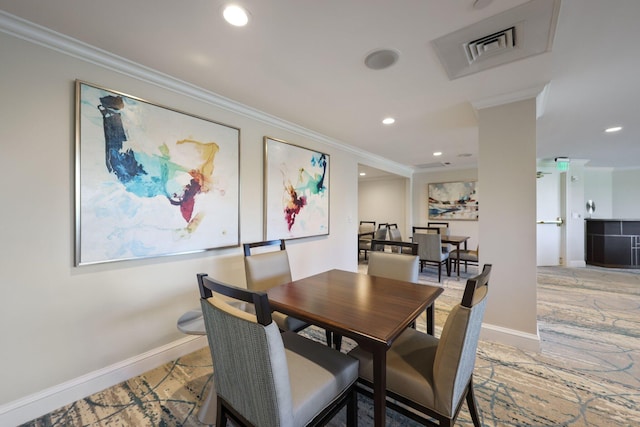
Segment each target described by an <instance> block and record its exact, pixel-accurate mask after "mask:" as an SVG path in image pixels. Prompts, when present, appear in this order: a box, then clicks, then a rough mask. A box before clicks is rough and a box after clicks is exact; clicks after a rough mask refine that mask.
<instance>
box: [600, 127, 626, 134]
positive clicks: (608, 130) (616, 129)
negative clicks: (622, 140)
mask: <svg viewBox="0 0 640 427" xmlns="http://www.w3.org/2000/svg"><path fill="white" fill-rule="evenodd" d="M621 130H622V126H613V127H610V128H607V129H605V130H604V131H605V132H607V133H613V132H620V131H621Z"/></svg>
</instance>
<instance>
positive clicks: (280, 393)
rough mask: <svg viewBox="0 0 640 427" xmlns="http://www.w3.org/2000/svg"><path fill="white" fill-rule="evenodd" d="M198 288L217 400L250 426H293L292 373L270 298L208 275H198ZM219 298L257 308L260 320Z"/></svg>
mask: <svg viewBox="0 0 640 427" xmlns="http://www.w3.org/2000/svg"><path fill="white" fill-rule="evenodd" d="M198 285H199V287H200V297H201V299H200V302H201V305H202V314H203V316H204V322H205V329H206V331H207V338H208V341H209V349H210V351H211V357H212V359H213V375H214V382H215V385H216V392H217V394H218V396H219V398H222V399H224V400H225V401H226V402H227V404H228V405H229V406H231V407H232V408H234V409H235V411H237V412H238V413H239V414H240V415H241V416H242V417H243V418H245V419H246V420H247V421H249V422H250V423H251V424H252V425H282V426H284V425H289V424H290V422H291V420H292V419H293V418H294V415H293V399H292V395H291V386H290V382H289V370H288V366H287V359H286V353H285V348H284V344H283V342H282V337H281V336H280V331H279V330H278V327H277V326H276V323H275V322H272V321H271V310H270V306H269V300H268V297H267V294H266V293H263V292H251V291H248V290H245V289H241V288H236V287H234V286H231V285H226V284H224V283H221V282H217V281H215V280H213V279H210V278H209V277H207V275H206V274H199V275H198ZM218 294H222V295H226V296H228V297H231V298H234V299H237V300H240V301H244V302H249V303H253V304H255V306H256V314H255V315H253V314H250V313H247V312H245V311H242V310H240V309H238V308H236V307H234V306H232V305H230V304H229V303H228V302H226V301H225V300H223V299H222V298H220V296H219V295H218ZM218 407H219V405H218Z"/></svg>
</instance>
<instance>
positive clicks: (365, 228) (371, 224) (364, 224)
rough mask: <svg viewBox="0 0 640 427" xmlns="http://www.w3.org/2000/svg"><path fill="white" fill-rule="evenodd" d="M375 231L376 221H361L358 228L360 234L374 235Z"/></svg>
mask: <svg viewBox="0 0 640 427" xmlns="http://www.w3.org/2000/svg"><path fill="white" fill-rule="evenodd" d="M375 230H376V222H375V221H360V226H359V228H358V234H362V233H373V232H374V231H375Z"/></svg>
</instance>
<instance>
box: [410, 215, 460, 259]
mask: <svg viewBox="0 0 640 427" xmlns="http://www.w3.org/2000/svg"><path fill="white" fill-rule="evenodd" d="M416 233H437V234H440V235H441V236H449V235H450V229H449V223H448V222H429V223H428V225H427V226H426V227H417V226H414V227H413V234H416ZM451 249H452V248H451V244H450V243H443V244H442V252H451Z"/></svg>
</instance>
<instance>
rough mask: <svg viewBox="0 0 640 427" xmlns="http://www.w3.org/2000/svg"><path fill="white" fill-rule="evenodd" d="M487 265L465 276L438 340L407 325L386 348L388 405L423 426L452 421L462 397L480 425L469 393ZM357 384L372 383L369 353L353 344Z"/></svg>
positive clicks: (481, 313)
mask: <svg viewBox="0 0 640 427" xmlns="http://www.w3.org/2000/svg"><path fill="white" fill-rule="evenodd" d="M490 274H491V265H490V264H487V265H485V266H484V269H483V271H482V273H481V274H479V275H478V276H476V277H474V278H471V279H469V280H467V284H466V287H465V291H464V296H463V297H462V302H461V303H460V304H458V305H456V306H455V307H453V309H452V310H451V312H450V313H449V316H448V317H447V320H446V322H445V324H444V328H443V329H442V334H441V336H440V339H438V338H436V337H434V336H432V335H428V334H425V333H422V332H419V331H417V330H415V329H407V330H405V331H404V332H403V333H402V335H400V336H399V337H398V339H396V341H395V342H394V343H393V345H392V346H391V348H390V349H389V351H388V352H387V399H388V400H387V405H388V406H389V407H390V408H393V409H395V410H397V411H399V412H401V413H403V414H405V415H406V416H408V417H410V418H412V419H414V420H416V421H419V422H421V423H423V424H425V425H435V424H434V422H433V420H435V421H437V422H438V424H437V425H440V426H453V425H454V424H455V421H456V418H457V417H458V414H459V412H460V408H461V407H462V404H463V403H464V401H465V400H466V401H467V405H468V407H469V412H470V414H471V419H472V420H473V424H474V426H476V427H480V417H479V414H478V408H477V406H476V401H475V397H474V394H473V368H474V365H475V360H476V351H477V348H478V339H479V336H480V328H481V326H482V319H483V317H484V311H485V306H486V302H487V299H486V297H487V291H488V285H489V276H490ZM349 354H350V355H351V356H353V357H355V358H357V359H358V360H359V361H360V374H359V376H360V379H359V384H360V385H361V386H362V387H365V389H364V390H365V392H366V390H367V389H370V388H371V387H372V386H373V382H372V380H373V359H372V356H371V353H370V352H367V351H365V350H362V349H361V348H360V347H356V348H354V349H353V350H351V351H350V352H349Z"/></svg>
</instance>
